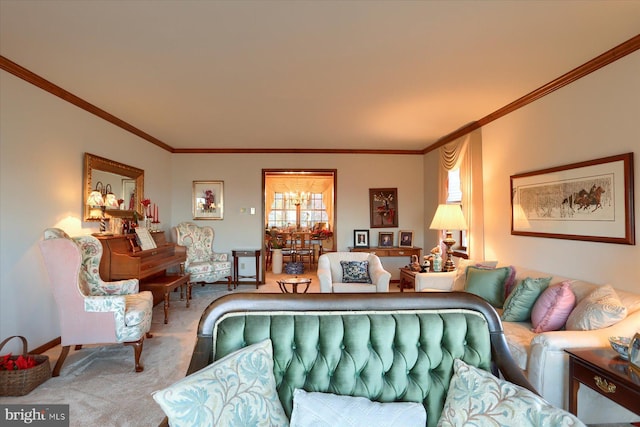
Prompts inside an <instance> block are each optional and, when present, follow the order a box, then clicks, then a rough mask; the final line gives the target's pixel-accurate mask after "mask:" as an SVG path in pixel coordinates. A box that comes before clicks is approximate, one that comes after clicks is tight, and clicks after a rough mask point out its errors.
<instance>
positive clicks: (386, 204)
mask: <svg viewBox="0 0 640 427" xmlns="http://www.w3.org/2000/svg"><path fill="white" fill-rule="evenodd" d="M369 215H370V220H371V228H387V227H397V226H398V189H397V188H370V189H369Z"/></svg>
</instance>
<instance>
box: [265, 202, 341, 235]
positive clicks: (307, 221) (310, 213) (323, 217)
mask: <svg viewBox="0 0 640 427" xmlns="http://www.w3.org/2000/svg"><path fill="white" fill-rule="evenodd" d="M299 210H300V220H299V224H298V206H296V205H295V204H293V203H292V202H291V201H290V200H288V199H287V198H286V197H285V194H284V193H274V197H273V205H272V207H271V212H270V213H269V224H268V227H269V228H270V227H276V228H287V227H294V226H298V225H299V226H300V227H302V228H311V227H313V226H314V225H315V224H316V223H318V222H328V221H329V216H328V215H327V211H326V207H325V205H324V202H323V200H322V193H311V194H310V197H309V200H308V201H307V202H306V203H303V204H302V205H300V206H299Z"/></svg>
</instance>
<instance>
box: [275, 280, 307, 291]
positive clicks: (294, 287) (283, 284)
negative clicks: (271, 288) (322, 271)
mask: <svg viewBox="0 0 640 427" xmlns="http://www.w3.org/2000/svg"><path fill="white" fill-rule="evenodd" d="M276 282H277V283H278V286H280V290H281V291H282V293H286V294H297V293H298V286H299V285H307V286H306V287H305V288H304V291H302V292H303V293H305V294H306V293H307V291H308V290H309V285H310V284H311V279H309V278H305V277H292V278H288V279H282V280H276ZM287 285H291V291H289V290H288V289H287Z"/></svg>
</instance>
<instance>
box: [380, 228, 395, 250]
mask: <svg viewBox="0 0 640 427" xmlns="http://www.w3.org/2000/svg"><path fill="white" fill-rule="evenodd" d="M378 247H380V248H392V247H393V231H381V232H379V233H378Z"/></svg>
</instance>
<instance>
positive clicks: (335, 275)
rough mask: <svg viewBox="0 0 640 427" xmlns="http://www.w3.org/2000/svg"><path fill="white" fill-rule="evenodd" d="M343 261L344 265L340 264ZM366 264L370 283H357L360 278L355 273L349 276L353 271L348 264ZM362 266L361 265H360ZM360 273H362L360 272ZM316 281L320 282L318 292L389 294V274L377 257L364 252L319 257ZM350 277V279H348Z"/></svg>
mask: <svg viewBox="0 0 640 427" xmlns="http://www.w3.org/2000/svg"><path fill="white" fill-rule="evenodd" d="M341 261H343V262H344V263H345V264H342V263H341ZM363 261H366V262H367V272H366V274H365V275H364V276H365V277H366V276H368V278H369V279H370V283H366V281H365V280H363V281H362V282H364V283H362V282H361V283H358V280H360V279H361V277H358V274H357V272H356V273H355V274H350V273H351V272H353V269H352V268H350V267H351V266H350V265H349V263H353V262H355V263H356V264H355V265H356V266H357V263H361V262H363ZM361 265H362V264H361ZM345 272H346V274H345ZM360 272H362V271H360ZM317 275H318V281H319V282H320V292H323V293H338V292H389V280H390V279H391V273H389V272H388V271H386V270H385V269H384V267H382V263H381V262H380V258H378V256H377V255H374V254H369V253H366V252H329V253H326V254H322V255H320V258H318V272H317ZM348 276H351V277H348Z"/></svg>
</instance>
